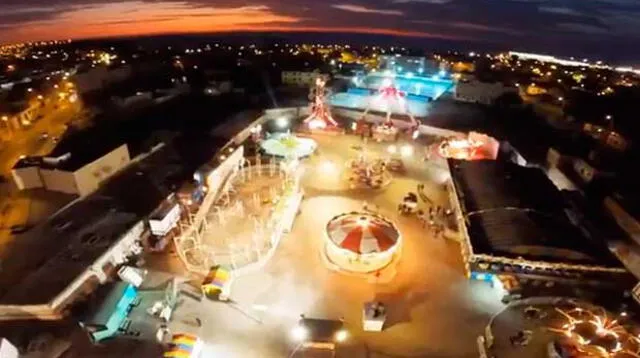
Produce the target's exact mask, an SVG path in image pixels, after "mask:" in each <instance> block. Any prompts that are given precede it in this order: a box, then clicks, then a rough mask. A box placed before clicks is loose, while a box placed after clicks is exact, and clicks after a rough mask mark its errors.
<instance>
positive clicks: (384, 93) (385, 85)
mask: <svg viewBox="0 0 640 358" xmlns="http://www.w3.org/2000/svg"><path fill="white" fill-rule="evenodd" d="M406 97H407V94H406V93H405V92H403V91H400V90H399V89H398V88H397V87H396V86H395V85H394V83H393V80H392V79H391V78H385V79H384V81H383V82H382V86H381V87H380V88H379V89H378V93H377V94H376V95H374V96H373V98H372V100H371V101H369V104H368V105H367V108H366V109H365V110H364V113H363V115H362V118H363V119H365V118H366V116H367V114H368V113H369V111H370V110H371V105H372V101H375V102H377V103H384V107H385V108H386V110H387V114H386V120H385V122H384V125H386V126H390V127H393V121H391V114H392V112H393V111H392V109H393V105H394V104H397V105H399V106H400V107H401V109H402V111H403V113H405V114H406V115H407V116H409V119H410V127H411V128H417V127H418V125H419V123H418V121H417V120H416V119H415V118H414V117H413V115H412V114H411V112H410V111H409V107H408V105H407V98H406Z"/></svg>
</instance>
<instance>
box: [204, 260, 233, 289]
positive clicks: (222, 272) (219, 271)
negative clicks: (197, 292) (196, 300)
mask: <svg viewBox="0 0 640 358" xmlns="http://www.w3.org/2000/svg"><path fill="white" fill-rule="evenodd" d="M230 280H231V272H230V271H229V270H228V269H226V268H225V267H223V266H220V265H216V266H213V267H212V268H211V270H209V274H208V275H207V276H206V277H205V278H204V281H202V291H204V293H205V294H213V293H219V292H221V291H223V290H224V288H225V286H226V285H227V284H228V283H229V281H230Z"/></svg>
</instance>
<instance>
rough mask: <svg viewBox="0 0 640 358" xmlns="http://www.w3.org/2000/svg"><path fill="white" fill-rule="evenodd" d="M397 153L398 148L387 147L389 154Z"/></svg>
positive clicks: (393, 146)
mask: <svg viewBox="0 0 640 358" xmlns="http://www.w3.org/2000/svg"><path fill="white" fill-rule="evenodd" d="M397 151H398V148H396V146H395V145H393V144H392V145H390V146H388V147H387V152H389V154H395V153H396V152H397Z"/></svg>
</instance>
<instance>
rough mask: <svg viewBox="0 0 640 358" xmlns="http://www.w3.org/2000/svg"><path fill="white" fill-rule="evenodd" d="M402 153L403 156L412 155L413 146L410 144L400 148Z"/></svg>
mask: <svg viewBox="0 0 640 358" xmlns="http://www.w3.org/2000/svg"><path fill="white" fill-rule="evenodd" d="M400 154H401V155H402V156H403V157H410V156H412V155H413V147H412V146H410V145H403V146H402V148H400Z"/></svg>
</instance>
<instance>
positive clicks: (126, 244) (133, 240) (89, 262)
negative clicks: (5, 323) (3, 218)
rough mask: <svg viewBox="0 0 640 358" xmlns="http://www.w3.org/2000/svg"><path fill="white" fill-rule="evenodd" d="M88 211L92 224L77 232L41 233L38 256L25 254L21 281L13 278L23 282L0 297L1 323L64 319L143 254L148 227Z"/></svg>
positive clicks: (87, 218) (125, 216)
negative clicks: (131, 258)
mask: <svg viewBox="0 0 640 358" xmlns="http://www.w3.org/2000/svg"><path fill="white" fill-rule="evenodd" d="M84 208H85V210H84V213H85V217H83V220H85V221H86V223H84V224H85V225H84V226H75V227H76V230H73V227H72V226H73V225H69V227H67V228H65V230H63V229H61V228H62V227H63V226H64V225H66V224H64V223H63V224H61V226H58V228H55V227H53V228H41V229H42V237H41V238H40V241H41V242H38V243H35V242H34V243H33V246H31V249H32V250H35V249H36V246H37V247H38V252H32V253H23V254H22V255H21V259H22V261H23V262H22V267H21V268H20V269H18V270H16V271H15V272H18V273H20V275H21V276H20V277H19V278H15V277H14V278H11V279H12V280H16V279H18V280H19V281H18V282H16V283H15V284H13V285H10V286H8V287H6V293H5V294H3V295H1V296H0V320H28V319H38V320H58V319H61V318H63V317H65V316H66V315H67V314H68V310H69V309H70V307H71V306H73V304H74V303H76V302H77V301H78V300H80V299H81V298H83V297H84V296H86V295H88V294H89V293H90V292H92V291H93V290H94V289H95V288H96V287H98V286H99V285H101V284H104V283H106V282H107V280H108V277H109V276H110V275H111V274H112V273H113V271H115V270H116V269H117V267H119V266H120V265H121V264H123V263H126V262H127V260H128V259H129V258H130V257H132V256H135V255H138V254H140V253H141V251H142V246H141V244H140V237H141V235H142V233H143V230H144V222H142V221H137V220H136V218H135V215H133V214H127V213H120V212H113V211H107V212H104V211H102V210H100V209H96V208H89V207H87V206H85V207H84ZM78 214H80V213H78ZM78 229H80V230H78ZM34 263H37V264H35V265H34ZM9 274H13V273H5V274H3V276H6V275H9ZM7 279H9V278H7V277H0V280H2V281H4V280H7Z"/></svg>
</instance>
